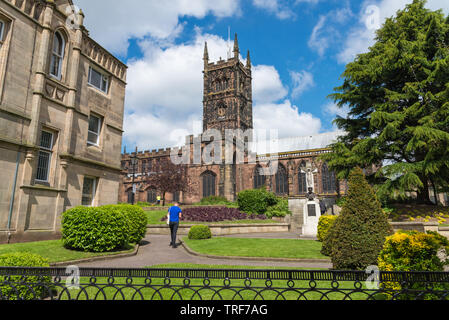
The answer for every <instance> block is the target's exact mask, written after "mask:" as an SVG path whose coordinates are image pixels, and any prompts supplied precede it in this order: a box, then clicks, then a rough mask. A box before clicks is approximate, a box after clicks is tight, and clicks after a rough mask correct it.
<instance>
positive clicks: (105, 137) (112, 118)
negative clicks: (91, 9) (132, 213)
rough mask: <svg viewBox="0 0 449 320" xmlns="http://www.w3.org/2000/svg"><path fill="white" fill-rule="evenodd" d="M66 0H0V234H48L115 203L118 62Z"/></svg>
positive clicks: (121, 78)
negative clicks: (78, 209) (71, 218)
mask: <svg viewBox="0 0 449 320" xmlns="http://www.w3.org/2000/svg"><path fill="white" fill-rule="evenodd" d="M74 8H75V7H74V6H73V3H72V1H71V0H0V168H1V170H0V179H1V181H2V183H1V184H0V242H6V241H28V240H37V239H50V238H57V237H58V236H59V230H60V221H61V219H60V216H61V213H62V212H64V211H66V210H67V209H68V208H71V207H75V206H78V205H103V204H110V203H116V202H117V197H118V189H119V180H120V174H121V167H120V160H121V159H120V154H121V144H122V133H123V130H122V126H123V113H124V97H125V87H126V71H127V67H126V65H124V64H123V63H122V62H120V61H119V60H118V59H117V58H115V57H114V56H113V55H111V54H110V53H108V52H107V51H106V50H105V49H103V48H102V47H101V46H100V45H99V44H98V43H96V42H95V41H94V40H93V39H91V38H90V36H89V32H88V30H86V28H84V26H83V18H84V15H83V13H82V12H73V9H74Z"/></svg>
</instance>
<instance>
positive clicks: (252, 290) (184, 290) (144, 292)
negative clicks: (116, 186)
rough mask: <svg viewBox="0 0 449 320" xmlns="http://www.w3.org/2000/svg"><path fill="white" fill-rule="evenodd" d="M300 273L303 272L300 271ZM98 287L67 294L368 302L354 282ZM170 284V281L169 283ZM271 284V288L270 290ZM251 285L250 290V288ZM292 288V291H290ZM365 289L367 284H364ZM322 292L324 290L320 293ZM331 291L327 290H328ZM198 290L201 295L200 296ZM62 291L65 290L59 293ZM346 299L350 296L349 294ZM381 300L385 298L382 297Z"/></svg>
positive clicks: (156, 282) (161, 281)
mask: <svg viewBox="0 0 449 320" xmlns="http://www.w3.org/2000/svg"><path fill="white" fill-rule="evenodd" d="M148 268H151V269H167V268H168V269H227V270H238V269H247V270H288V269H292V268H279V267H253V266H227V265H196V264H163V265H155V266H151V267H148ZM296 270H301V269H300V268H296ZM96 280H97V281H96V285H95V286H90V287H89V288H87V289H86V291H81V290H70V291H67V292H68V293H69V294H70V295H71V298H73V297H77V295H78V294H79V298H80V299H81V300H83V299H86V295H85V294H86V293H87V294H88V295H89V298H92V297H95V296H97V299H99V300H102V299H104V298H107V299H109V300H111V299H116V300H123V299H124V300H133V299H134V300H141V299H142V298H143V299H146V300H162V299H163V300H180V299H181V298H182V299H183V300H200V298H201V300H206V301H207V300H221V299H223V300H261V299H264V300H298V299H299V300H320V299H324V300H327V299H330V300H343V299H345V298H346V299H354V300H364V299H366V298H367V294H366V293H361V292H357V290H355V286H354V282H352V281H341V282H340V283H339V289H340V292H333V293H330V292H329V290H328V289H330V288H331V287H332V285H331V282H330V281H316V288H317V290H310V282H309V280H303V281H298V280H297V281H293V282H291V283H288V281H287V280H273V281H272V282H271V283H267V282H266V281H265V280H252V281H251V283H250V284H248V283H247V282H245V280H244V279H239V280H237V279H232V280H230V283H229V284H230V286H231V287H229V288H226V287H224V282H223V281H224V279H211V280H210V282H209V283H208V286H207V287H204V282H203V281H204V279H196V278H191V279H189V280H188V282H187V283H188V287H186V286H185V285H186V282H185V280H184V279H176V278H172V279H170V280H169V281H168V279H165V277H164V276H163V275H161V277H160V278H152V279H151V282H148V281H145V279H143V278H134V279H132V283H128V284H129V285H131V286H127V280H126V278H116V279H114V280H115V281H114V284H113V285H107V283H108V279H107V278H97V279H96ZM167 281H168V282H167ZM87 283H89V278H82V279H81V284H87ZM267 284H269V285H270V286H271V287H267ZM246 285H249V286H250V287H246ZM288 285H291V286H292V288H293V289H292V288H289V287H288ZM362 288H365V283H362ZM320 289H322V290H320ZM326 289H327V290H326ZM196 290H198V292H199V294H200V296H199V295H198V294H197V293H196ZM58 291H59V292H61V291H62V289H59V290H58ZM348 293H349V295H348V296H346V294H348ZM61 298H62V300H66V299H69V297H68V295H67V293H64V294H63V296H62V297H61ZM376 298H378V299H383V298H384V297H382V296H380V295H378V296H376Z"/></svg>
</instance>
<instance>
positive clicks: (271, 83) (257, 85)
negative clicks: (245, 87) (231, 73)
mask: <svg viewBox="0 0 449 320" xmlns="http://www.w3.org/2000/svg"><path fill="white" fill-rule="evenodd" d="M253 78H254V79H253V97H254V103H256V104H257V103H268V102H275V101H279V100H280V99H283V98H285V96H286V95H287V94H288V90H287V89H286V88H285V87H284V85H283V84H282V81H281V77H280V76H279V73H278V71H277V70H276V68H274V67H273V66H265V65H260V66H254V67H253Z"/></svg>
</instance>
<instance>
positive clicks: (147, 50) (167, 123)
mask: <svg viewBox="0 0 449 320" xmlns="http://www.w3.org/2000/svg"><path fill="white" fill-rule="evenodd" d="M196 32H197V33H196V35H195V37H194V40H192V41H191V42H187V43H180V44H171V45H169V46H166V47H163V46H161V45H160V44H158V43H157V42H155V41H152V40H144V41H141V42H140V43H139V45H140V47H141V50H142V52H143V53H144V56H143V58H141V59H138V60H134V61H130V62H129V63H128V66H129V69H128V88H127V98H126V105H125V110H126V115H125V124H124V130H125V134H124V137H125V141H126V142H127V143H128V144H132V145H138V146H139V148H145V149H153V148H160V147H170V146H174V145H179V143H180V141H181V142H182V139H183V137H184V136H185V135H187V134H198V133H201V130H202V123H201V119H202V100H203V73H202V71H203V67H204V66H203V60H202V57H203V50H204V42H206V41H207V45H208V51H209V56H210V61H217V60H218V59H219V58H220V57H223V58H225V57H226V54H227V50H228V43H227V41H226V40H224V39H223V38H221V37H219V36H216V35H212V34H204V33H202V32H201V30H200V29H197V30H196ZM288 93H289V92H288V89H287V88H286V86H285V85H284V84H283V83H282V80H281V78H280V76H279V73H278V71H277V70H276V68H275V67H273V66H267V65H257V64H255V65H253V99H254V106H253V112H254V124H255V128H256V129H266V130H268V129H280V131H279V135H280V137H288V136H298V135H302V134H305V133H306V134H311V133H317V132H319V130H320V128H321V121H320V120H319V119H316V118H314V117H313V116H312V115H311V114H307V113H301V112H299V110H298V107H296V106H294V105H292V104H291V102H290V101H289V100H285V99H286V97H287V95H288ZM283 100H285V101H283ZM279 101H282V102H279Z"/></svg>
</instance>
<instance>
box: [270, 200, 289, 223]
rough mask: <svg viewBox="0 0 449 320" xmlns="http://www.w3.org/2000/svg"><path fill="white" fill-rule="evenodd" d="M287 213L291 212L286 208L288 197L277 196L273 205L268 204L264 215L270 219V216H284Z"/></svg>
mask: <svg viewBox="0 0 449 320" xmlns="http://www.w3.org/2000/svg"><path fill="white" fill-rule="evenodd" d="M288 214H291V212H290V210H289V209H288V199H284V198H279V199H278V200H277V203H276V204H275V205H273V206H269V207H268V208H267V212H266V216H267V218H268V219H271V218H272V217H281V218H283V217H285V216H287V215H288Z"/></svg>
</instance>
